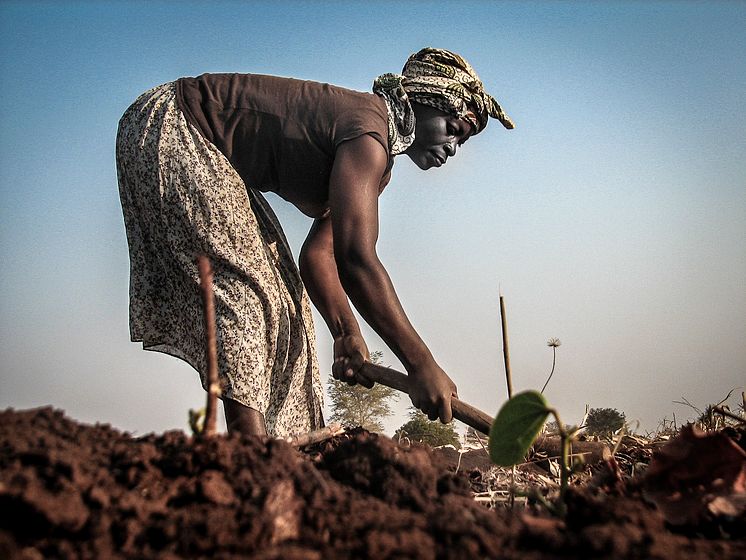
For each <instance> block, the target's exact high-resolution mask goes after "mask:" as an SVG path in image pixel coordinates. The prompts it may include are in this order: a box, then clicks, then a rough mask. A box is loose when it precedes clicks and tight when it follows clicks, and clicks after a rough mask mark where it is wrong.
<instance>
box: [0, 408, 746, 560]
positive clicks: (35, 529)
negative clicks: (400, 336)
mask: <svg viewBox="0 0 746 560" xmlns="http://www.w3.org/2000/svg"><path fill="white" fill-rule="evenodd" d="M612 478H613V477H612ZM601 479H603V477H601ZM469 480H470V477H469V473H468V472H463V470H462V472H460V473H454V472H453V469H452V468H448V465H446V464H445V463H444V462H443V461H442V460H441V459H440V458H439V457H438V456H437V455H436V454H434V453H433V452H432V451H431V450H430V449H429V448H427V447H425V446H412V447H402V446H400V445H399V444H397V443H395V442H394V441H392V440H391V439H389V438H386V437H383V436H377V435H374V434H369V433H367V432H357V433H354V434H353V435H352V436H347V437H340V438H337V439H335V440H333V441H329V442H327V443H325V444H323V445H320V446H317V447H316V448H314V449H313V450H311V451H310V452H300V451H298V450H296V449H294V448H292V447H290V446H289V445H288V444H287V443H285V442H283V441H276V440H262V439H258V438H243V439H239V438H237V437H229V436H217V437H214V438H211V439H200V438H192V437H190V436H187V435H186V434H184V433H182V432H166V433H164V434H163V435H148V436H145V437H140V438H133V437H131V436H129V435H128V434H126V433H122V432H120V431H117V430H115V429H113V428H111V427H109V426H107V425H96V426H89V425H83V424H80V423H77V422H75V421H73V420H71V419H69V418H67V417H65V416H64V414H63V413H62V412H61V411H58V410H53V409H52V408H42V409H35V410H25V411H13V410H6V411H4V412H0V558H28V559H41V558H163V559H166V558H207V557H213V558H249V557H250V558H264V559H289V560H292V559H301V558H302V559H306V558H308V559H321V558H324V559H327V558H375V559H384V558H418V559H435V558H458V559H465V558H507V559H511V558H521V559H532V558H645V559H648V558H676V559H677V560H681V559H686V558H724V559H727V558H745V557H746V540H744V536H743V534H740V535H739V531H740V529H741V528H743V527H745V526H746V525H744V523H743V515H742V513H741V514H739V516H737V517H735V518H734V517H733V516H731V518H729V521H728V523H729V525H727V526H723V525H721V524H717V523H712V522H711V523H710V524H709V525H708V524H704V525H702V526H701V527H692V526H687V527H686V528H685V529H677V530H676V531H673V530H671V529H670V528H669V527H668V526H667V524H666V522H665V520H664V518H663V517H662V515H661V514H660V513H659V512H658V511H657V510H656V509H655V508H654V506H652V505H649V504H647V503H646V502H645V501H643V499H642V498H641V497H640V491H639V490H637V489H636V487H635V485H634V484H631V483H629V482H624V483H621V482H620V481H619V480H615V481H614V482H613V483H604V482H603V480H601V482H600V483H597V484H593V485H591V484H588V485H584V486H582V487H578V488H573V489H571V492H570V493H569V495H568V499H567V502H568V514H567V517H566V520H565V521H560V520H558V519H556V518H553V517H552V516H550V515H549V514H548V513H546V512H544V511H543V510H542V509H535V510H523V511H520V512H511V511H509V510H507V509H496V510H494V509H488V508H487V507H485V506H483V505H480V504H479V503H477V502H475V501H474V499H473V497H472V491H471V488H470V483H469ZM723 527H725V529H723ZM734 527H735V529H734Z"/></svg>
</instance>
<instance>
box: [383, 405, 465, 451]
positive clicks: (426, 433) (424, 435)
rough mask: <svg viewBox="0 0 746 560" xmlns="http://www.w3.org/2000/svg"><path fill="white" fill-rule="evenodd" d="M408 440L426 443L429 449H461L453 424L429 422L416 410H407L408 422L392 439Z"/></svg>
mask: <svg viewBox="0 0 746 560" xmlns="http://www.w3.org/2000/svg"><path fill="white" fill-rule="evenodd" d="M405 437H406V438H409V440H410V441H419V442H421V443H426V444H428V445H429V446H431V447H437V446H439V445H453V446H454V447H455V448H456V449H458V448H459V447H461V445H460V444H459V440H458V434H457V433H456V430H455V429H454V427H453V422H451V423H449V424H443V423H442V422H440V421H439V420H435V421H431V420H429V419H428V417H427V416H425V414H423V413H422V412H420V411H419V410H417V409H416V408H410V409H409V422H407V423H406V424H404V425H403V426H402V427H401V428H399V429H398V430H396V432H395V433H394V439H400V438H405Z"/></svg>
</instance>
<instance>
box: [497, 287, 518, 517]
mask: <svg viewBox="0 0 746 560" xmlns="http://www.w3.org/2000/svg"><path fill="white" fill-rule="evenodd" d="M500 326H501V327H502V336H503V362H504V363H505V380H506V382H507V385H508V399H511V398H513V376H512V375H511V373H510V349H509V346H508V317H507V314H506V313H505V299H504V298H503V295H502V294H500ZM514 487H515V465H513V467H512V468H511V469H510V509H513V506H514V505H515V493H514V492H513V488H514Z"/></svg>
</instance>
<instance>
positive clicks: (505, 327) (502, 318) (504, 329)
mask: <svg viewBox="0 0 746 560" xmlns="http://www.w3.org/2000/svg"><path fill="white" fill-rule="evenodd" d="M500 325H501V327H502V335H503V361H504V362H505V380H506V381H507V384H508V398H509V399H510V398H513V377H512V375H511V373H510V349H509V347H508V317H507V316H506V314H505V299H504V298H503V296H502V294H500Z"/></svg>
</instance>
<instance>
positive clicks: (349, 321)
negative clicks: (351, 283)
mask: <svg viewBox="0 0 746 560" xmlns="http://www.w3.org/2000/svg"><path fill="white" fill-rule="evenodd" d="M299 264H300V274H301V277H302V278H303V284H304V285H305V287H306V291H307V292H308V295H309V296H310V298H311V301H312V302H313V304H314V305H315V306H316V309H317V310H318V311H319V313H321V316H322V317H323V318H324V321H325V322H326V326H327V327H328V328H329V332H330V333H331V334H332V337H333V338H334V363H333V364H332V374H333V375H334V378H335V379H340V380H344V381H347V382H348V383H351V384H353V383H355V382H358V383H360V384H362V385H364V386H366V387H368V388H370V387H372V386H373V382H372V381H370V380H368V379H365V378H362V377H360V376H356V373H357V372H358V370H359V369H360V367H361V366H362V365H363V363H364V362H365V361H366V360H370V354H369V352H368V347H367V346H366V344H365V341H364V340H363V337H362V334H361V333H360V325H358V322H357V319H356V318H355V315H354V314H353V313H352V309H350V304H349V302H348V300H347V294H346V293H345V291H344V289H343V288H342V285H341V284H340V282H339V274H338V273H337V264H336V262H335V261H334V246H333V241H332V224H331V220H330V219H329V218H328V217H326V218H321V219H317V220H316V221H314V223H313V225H312V226H311V230H310V231H309V232H308V237H306V241H305V242H304V243H303V248H302V249H301V251H300V258H299Z"/></svg>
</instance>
